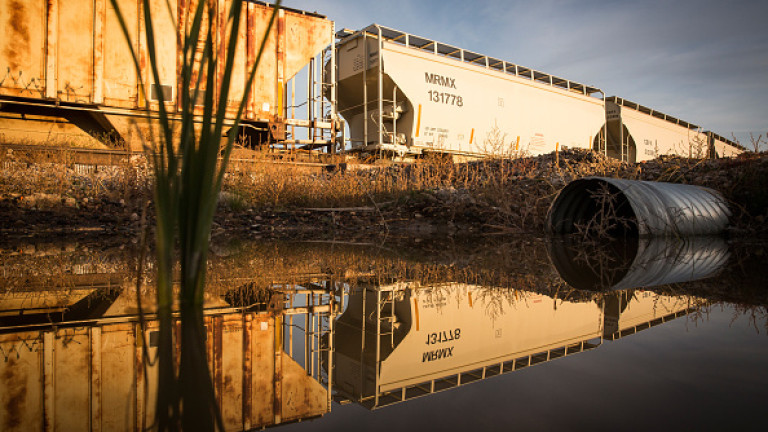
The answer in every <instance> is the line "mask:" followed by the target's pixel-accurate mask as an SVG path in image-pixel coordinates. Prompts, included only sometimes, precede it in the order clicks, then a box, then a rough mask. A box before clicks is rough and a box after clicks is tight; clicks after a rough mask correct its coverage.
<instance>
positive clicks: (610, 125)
mask: <svg viewBox="0 0 768 432" xmlns="http://www.w3.org/2000/svg"><path fill="white" fill-rule="evenodd" d="M337 39H338V42H337V44H336V53H337V60H338V66H337V67H338V70H337V75H338V77H337V80H338V90H339V93H338V110H339V113H340V114H341V115H342V116H344V118H345V119H346V120H347V122H348V124H349V130H350V137H351V140H350V148H351V149H352V150H354V151H360V152H369V153H386V154H391V155H400V156H415V157H418V156H420V155H424V154H427V153H440V154H444V155H450V156H452V158H453V159H454V160H456V159H467V158H485V157H497V156H519V155H537V154H542V153H549V152H552V151H555V150H557V149H558V148H565V147H570V148H585V149H593V150H596V151H600V152H602V153H604V154H606V155H608V156H611V157H614V158H617V159H621V160H624V161H627V162H640V161H643V160H648V159H653V158H655V157H657V156H659V155H662V154H677V155H682V156H688V157H707V156H716V155H717V156H735V155H737V154H739V153H740V152H741V151H743V149H742V148H741V147H740V146H739V145H738V144H736V143H734V142H732V141H729V140H726V139H724V138H722V137H721V136H719V135H717V134H714V133H712V132H708V131H703V130H702V129H701V128H700V127H699V126H696V125H694V124H691V123H688V122H685V121H683V120H680V119H677V118H674V117H672V116H669V115H666V114H663V113H660V112H658V111H657V110H653V109H650V108H647V107H644V106H641V105H639V104H636V103H633V102H629V101H627V100H625V99H623V98H619V97H616V96H612V97H605V94H604V92H603V91H602V90H601V89H600V88H598V87H595V86H591V85H586V84H581V83H578V82H575V81H572V80H569V79H565V78H560V77H557V76H554V75H550V74H547V73H544V72H540V71H537V70H534V69H532V68H528V67H524V66H521V65H518V64H515V63H511V62H507V61H504V60H500V59H498V58H493V57H489V56H486V55H483V54H479V53H476V52H472V51H469V50H465V49H462V48H459V47H456V46H452V45H449V44H445V43H442V42H438V41H435V40H432V39H429V38H425V37H421V36H416V35H413V34H409V33H406V32H402V31H398V30H394V29H391V28H387V27H383V26H380V25H377V24H372V25H370V26H368V27H366V28H364V29H362V30H359V31H354V32H353V31H348V30H343V31H340V32H339V33H338V34H337Z"/></svg>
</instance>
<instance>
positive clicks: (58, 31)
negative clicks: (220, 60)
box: [0, 0, 338, 148]
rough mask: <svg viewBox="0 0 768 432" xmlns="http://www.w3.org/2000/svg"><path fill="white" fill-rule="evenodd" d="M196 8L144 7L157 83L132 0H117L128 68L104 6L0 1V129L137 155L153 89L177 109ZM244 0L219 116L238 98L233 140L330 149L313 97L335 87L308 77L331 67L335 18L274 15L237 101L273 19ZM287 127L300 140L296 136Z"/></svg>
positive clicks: (78, 1) (222, 4) (330, 135)
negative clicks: (239, 135) (302, 83)
mask: <svg viewBox="0 0 768 432" xmlns="http://www.w3.org/2000/svg"><path fill="white" fill-rule="evenodd" d="M197 1H198V0H171V1H170V2H168V3H166V2H165V1H152V2H150V4H151V6H150V7H151V10H152V19H153V23H154V26H155V28H156V33H157V35H158V36H157V38H156V39H157V44H158V47H157V50H158V58H159V59H161V64H160V65H159V70H160V82H154V81H153V80H152V73H151V69H150V66H149V64H148V62H147V58H148V54H147V43H146V34H144V30H143V25H142V22H143V20H144V19H145V17H144V16H143V14H142V12H141V1H140V0H119V1H118V5H119V7H120V10H121V12H122V13H123V15H124V17H125V19H126V22H127V26H128V28H129V31H130V30H133V32H132V34H131V43H132V44H133V47H134V49H135V50H136V51H137V52H138V55H139V63H140V70H139V71H138V72H137V71H136V68H135V67H134V65H133V62H132V59H131V54H130V50H129V49H128V45H127V41H126V38H125V36H124V34H123V32H122V30H121V27H120V25H119V21H118V18H117V15H116V13H115V10H114V8H113V6H112V4H111V2H110V1H109V0H68V1H66V2H64V1H62V0H0V133H2V134H3V135H5V136H6V138H14V137H15V138H19V139H23V140H31V141H41V140H44V139H45V140H50V138H51V137H52V136H61V135H64V136H65V137H66V136H70V135H78V134H79V135H82V136H88V135H89V136H93V137H101V136H103V135H110V134H111V135H115V136H117V137H119V138H121V139H124V140H125V141H127V142H129V143H130V145H131V147H133V148H137V146H138V145H139V144H140V142H141V139H142V136H141V135H142V134H146V131H142V127H141V121H139V120H141V119H143V118H144V113H145V111H146V110H147V109H148V110H149V111H150V112H152V111H155V110H157V108H158V100H159V97H160V93H161V92H162V94H163V96H164V99H165V100H167V101H170V102H168V108H169V109H170V111H171V112H172V113H178V110H179V109H180V104H181V95H182V94H183V92H184V91H185V89H182V88H181V86H182V82H181V79H180V77H179V75H178V72H179V70H180V67H181V61H182V59H181V46H182V41H183V29H185V28H187V27H188V26H189V24H190V20H191V17H190V10H194V9H193V7H194V6H195V4H196V3H197ZM207 1H208V2H209V4H210V8H211V11H212V12H213V13H214V18H213V20H212V22H211V26H215V28H213V29H212V31H213V34H214V38H215V44H216V49H217V52H218V51H220V50H222V49H223V48H224V47H225V44H224V43H225V41H224V40H223V38H224V35H225V28H224V27H225V23H226V18H227V13H228V10H229V5H230V2H228V1H226V0H207ZM245 3H246V4H245V5H244V8H243V14H242V17H241V19H242V23H241V31H240V32H239V34H238V38H239V39H238V44H237V54H236V60H235V67H234V75H233V77H232V84H231V87H230V96H229V103H228V107H227V111H228V113H229V114H231V115H232V116H234V114H235V112H236V110H237V107H238V104H239V102H240V100H242V99H243V98H246V99H247V106H246V110H245V112H244V121H243V127H242V129H241V131H240V132H245V133H246V135H248V136H250V137H251V138H253V139H256V140H259V141H261V142H264V141H268V142H271V143H279V144H282V145H287V144H289V143H290V144H294V145H296V144H299V145H309V146H312V147H317V146H322V145H325V146H328V147H331V145H332V144H333V143H335V133H336V130H337V129H338V128H337V124H336V122H335V102H334V101H333V100H324V99H323V98H322V94H323V91H324V90H325V91H329V90H330V94H335V88H334V86H335V83H334V82H333V81H330V82H324V81H323V78H324V77H323V76H322V74H318V73H317V72H316V69H318V68H319V65H320V64H321V63H322V62H323V61H333V58H332V57H333V53H332V50H326V48H327V47H328V46H329V45H330V44H331V43H332V42H333V34H334V24H333V22H332V21H330V20H328V19H327V18H326V17H324V16H322V15H318V14H315V13H309V12H304V11H299V10H293V9H281V10H280V11H279V13H278V16H277V21H276V23H275V25H274V26H273V28H272V30H271V31H270V33H269V34H268V35H267V40H266V44H265V49H264V52H263V55H262V58H261V62H260V65H259V69H258V72H257V76H256V78H255V82H254V85H253V87H252V90H251V91H250V92H249V94H247V95H245V94H244V90H245V82H246V77H247V71H248V70H249V67H251V66H252V65H253V64H254V62H255V60H256V55H257V53H258V49H259V46H260V43H261V40H262V38H263V37H264V36H265V31H266V29H267V25H268V23H269V19H270V16H271V14H272V11H273V7H272V6H271V5H269V4H267V3H263V2H257V1H246V2H245ZM167 4H170V6H171V7H170V8H169V7H168V6H167ZM302 69H308V72H306V73H303V74H301V75H302V77H304V76H306V77H307V81H308V83H307V86H306V87H303V89H302V90H301V92H302V93H304V92H306V101H304V102H302V101H299V102H300V104H299V105H298V106H304V105H306V108H305V109H306V115H304V114H303V113H302V114H300V117H303V118H301V119H298V118H296V110H295V108H296V106H297V102H296V101H295V98H296V92H295V87H296V84H295V78H296V75H297V73H298V72H299V71H300V70H302ZM222 73H223V70H220V71H219V76H218V77H217V79H216V83H217V84H216V88H214V89H207V90H210V91H218V88H219V86H220V83H221V79H222V76H221V74H222ZM139 74H140V75H139ZM139 76H140V77H141V78H142V80H143V81H144V82H145V83H146V84H147V85H146V87H145V88H146V89H147V90H146V91H147V92H148V93H149V94H148V95H147V96H148V97H145V95H143V94H142V92H141V88H140V86H139ZM302 96H303V95H302ZM137 124H138V125H139V127H138V128H137V127H135V125H137ZM296 128H305V129H306V130H307V132H301V131H299V133H296V131H295V129H296ZM83 131H84V132H86V133H87V134H88V135H85V134H84V133H83ZM286 131H288V133H287V132H286ZM290 132H292V133H290ZM299 136H301V137H303V138H306V139H304V140H299V139H298V137H299Z"/></svg>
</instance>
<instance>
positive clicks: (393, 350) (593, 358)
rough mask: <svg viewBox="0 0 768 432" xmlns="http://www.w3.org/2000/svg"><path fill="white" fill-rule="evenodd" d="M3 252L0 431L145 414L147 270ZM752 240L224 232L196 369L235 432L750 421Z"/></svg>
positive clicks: (764, 380)
mask: <svg viewBox="0 0 768 432" xmlns="http://www.w3.org/2000/svg"><path fill="white" fill-rule="evenodd" d="M123 243H124V241H123V240H119V239H115V240H114V241H110V240H103V239H101V240H99V241H98V242H88V241H85V242H83V241H81V242H80V243H75V242H67V241H55V242H49V243H26V244H8V245H4V246H3V249H2V254H1V255H0V259H2V263H1V265H0V271H1V272H2V273H0V275H1V276H2V277H1V279H0V280H1V281H2V282H1V284H2V285H1V286H2V290H0V430H3V431H6V430H32V429H35V430H40V429H43V428H44V425H46V424H47V425H49V426H50V430H88V429H97V430H98V429H101V430H137V429H140V428H141V427H142V426H143V427H146V426H147V425H150V424H151V419H152V418H153V398H152V391H153V389H154V385H155V382H156V381H155V380H156V378H155V377H154V375H153V372H154V371H155V369H154V368H153V366H152V365H147V373H146V375H145V374H144V368H143V367H139V366H138V365H141V362H140V360H141V349H142V338H141V337H139V335H141V334H144V337H145V338H144V340H145V341H146V342H147V345H148V346H147V349H148V350H149V353H150V357H151V356H152V355H154V353H155V351H156V347H155V346H154V342H153V341H154V338H155V336H154V334H155V332H156V331H157V328H156V323H155V322H154V321H153V320H152V318H153V317H152V315H151V314H152V312H153V311H154V304H153V293H152V289H151V284H152V280H153V275H152V266H151V262H149V261H148V262H146V263H145V264H144V265H143V266H142V268H143V272H144V274H143V278H144V279H145V280H146V281H147V285H146V286H142V287H140V288H139V292H140V293H141V296H140V297H139V298H141V300H142V306H143V309H144V310H145V312H147V313H148V315H147V318H148V324H147V327H146V328H145V329H143V330H142V329H141V327H140V325H139V323H138V319H137V317H136V314H137V301H136V300H137V295H136V293H137V288H136V272H137V270H136V269H137V268H138V267H139V266H138V259H139V258H138V257H139V256H140V254H139V253H138V252H139V251H138V250H137V248H136V247H135V245H131V244H130V243H129V244H128V245H127V246H126V245H125V244H123ZM766 250H768V249H767V248H766V247H765V245H760V244H736V245H730V244H727V243H726V242H724V241H722V240H720V239H697V240H689V241H666V242H660V241H640V242H626V243H625V242H621V243H619V242H615V243H613V244H596V243H591V244H584V243H582V242H574V241H545V240H541V239H535V238H518V239H514V240H509V241H498V240H493V239H482V241H479V242H454V241H448V240H446V241H421V242H417V241H409V240H399V241H388V242H383V243H377V244H352V243H344V242H301V243H275V242H271V243H270V242H239V243H236V242H228V241H218V242H216V243H215V244H214V245H213V247H212V251H213V253H212V257H211V262H210V265H209V279H210V282H209V284H208V294H207V295H206V326H207V335H206V337H207V346H208V352H209V363H210V364H209V366H210V368H211V370H212V375H213V378H214V385H215V386H216V388H217V391H218V394H219V404H220V406H221V411H222V415H223V418H224V421H225V424H226V425H227V429H228V430H248V429H259V428H262V427H266V426H279V427H280V428H281V429H283V430H299V429H300V430H350V429H353V428H354V429H361V430H363V429H364V430H393V429H395V430H423V429H435V430H471V429H478V430H494V429H512V428H516V429H521V430H555V429H561V430H584V429H590V430H617V429H620V430H648V429H663V430H666V429H672V428H678V429H683V430H691V429H703V430H722V429H736V430H757V429H758V428H760V429H761V430H762V427H761V426H762V424H761V423H762V420H764V418H765V416H764V414H763V405H764V401H765V400H766V396H768V369H766V368H765V364H766V360H768V338H767V336H766V332H767V331H768V312H767V311H766V305H767V304H768V290H766V287H768V284H766V276H765V274H764V272H763V269H764V268H765V264H766V261H767V259H766Z"/></svg>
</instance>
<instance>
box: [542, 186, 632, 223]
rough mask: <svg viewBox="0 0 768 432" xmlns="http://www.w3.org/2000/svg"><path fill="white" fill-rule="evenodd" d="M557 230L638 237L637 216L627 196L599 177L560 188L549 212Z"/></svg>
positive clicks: (550, 221)
mask: <svg viewBox="0 0 768 432" xmlns="http://www.w3.org/2000/svg"><path fill="white" fill-rule="evenodd" d="M548 224H549V226H550V230H551V231H552V232H553V233H557V234H583V235H585V236H597V237H605V236H608V237H637V236H638V233H639V230H638V224H637V217H636V215H635V211H634V210H633V208H632V205H631V204H630V202H629V199H628V198H627V196H626V195H625V194H624V193H623V192H622V191H621V190H620V189H619V188H618V187H616V186H615V185H612V184H610V183H608V182H606V181H603V180H601V179H582V180H579V181H575V182H572V183H571V184H569V185H568V186H566V187H565V189H563V190H562V192H560V194H559V195H558V197H557V199H556V200H555V202H554V204H553V205H552V208H551V209H550V213H549V221H548Z"/></svg>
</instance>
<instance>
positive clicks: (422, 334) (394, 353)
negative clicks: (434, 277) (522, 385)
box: [333, 282, 701, 409]
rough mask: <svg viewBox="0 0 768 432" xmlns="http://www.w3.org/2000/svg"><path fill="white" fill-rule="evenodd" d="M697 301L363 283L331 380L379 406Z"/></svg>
mask: <svg viewBox="0 0 768 432" xmlns="http://www.w3.org/2000/svg"><path fill="white" fill-rule="evenodd" d="M700 304H701V300H700V299H696V298H690V297H684V296H681V297H677V296H666V295H661V294H656V293H653V292H650V291H640V290H638V291H634V290H628V291H619V292H613V293H604V294H600V295H597V296H595V297H594V298H593V299H591V300H587V301H574V300H566V299H558V298H553V297H550V296H547V295H542V294H539V293H536V292H531V291H523V290H514V289H505V288H495V287H486V286H479V285H469V284H461V283H444V284H435V285H431V286H421V285H419V284H418V283H408V282H398V283H395V284H392V285H386V286H381V285H379V286H366V287H360V288H359V289H357V290H354V291H352V292H351V293H350V297H349V306H348V307H347V309H346V310H345V311H344V313H343V314H342V315H341V317H340V318H339V320H338V321H337V322H336V327H335V340H334V343H335V347H334V355H335V359H334V364H335V369H334V370H333V373H334V375H333V385H334V389H335V390H336V392H337V397H338V399H340V400H351V401H353V402H357V403H359V404H361V405H362V406H364V407H366V408H369V409H376V408H380V407H383V406H387V405H390V404H394V403H399V402H403V401H406V400H409V399H412V398H416V397H421V396H426V395H430V394H433V393H436V392H440V391H443V390H449V389H452V388H456V387H459V386H462V385H464V384H469V383H472V382H476V381H480V380H484V379H486V378H489V377H492V376H496V375H501V374H505V373H509V372H513V371H516V370H519V369H522V368H525V367H528V366H533V365H536V364H541V363H545V362H548V361H551V360H555V359H558V358H561V357H566V356H569V355H572V354H578V353H581V352H584V351H587V350H590V349H593V348H596V347H598V346H599V345H600V344H602V342H603V340H605V339H608V340H615V339H618V338H621V337H624V336H627V335H630V334H634V333H636V332H638V331H641V330H643V329H646V328H649V327H651V326H654V325H657V324H661V323H663V322H666V321H669V320H672V319H675V318H677V317H680V316H684V315H686V314H688V313H689V312H691V311H693V310H696V308H698V307H699V306H700Z"/></svg>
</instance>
